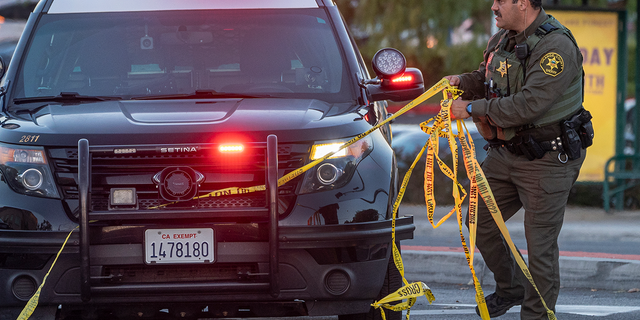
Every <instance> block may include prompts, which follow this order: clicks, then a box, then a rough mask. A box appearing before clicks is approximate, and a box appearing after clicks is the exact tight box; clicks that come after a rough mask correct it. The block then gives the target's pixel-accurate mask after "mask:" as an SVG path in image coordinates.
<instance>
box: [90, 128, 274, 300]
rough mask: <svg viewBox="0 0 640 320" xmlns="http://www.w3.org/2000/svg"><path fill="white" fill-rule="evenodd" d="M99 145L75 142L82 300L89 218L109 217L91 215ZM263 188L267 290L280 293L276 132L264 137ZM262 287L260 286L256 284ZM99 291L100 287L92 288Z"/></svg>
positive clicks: (103, 218) (106, 216) (272, 293)
mask: <svg viewBox="0 0 640 320" xmlns="http://www.w3.org/2000/svg"><path fill="white" fill-rule="evenodd" d="M98 148H99V147H97V146H96V147H91V146H89V141H88V140H87V139H80V140H79V141H78V195H79V202H80V294H81V298H82V301H84V302H88V301H90V300H91V292H92V288H91V273H90V269H91V264H90V255H89V252H90V239H89V221H90V220H109V215H108V214H100V213H98V214H96V215H92V214H91V212H90V209H89V208H90V206H89V204H90V203H91V158H92V156H91V152H92V150H97V149H98ZM266 163H267V172H266V189H267V196H268V204H269V205H268V210H269V270H270V272H269V291H270V294H271V296H273V297H277V296H278V295H279V293H280V287H279V270H278V263H279V261H278V247H279V242H278V138H277V136H276V135H269V136H268V137H267V152H266ZM117 216H118V215H115V216H114V217H112V218H111V219H113V218H116V217H117ZM147 216H148V215H147ZM258 287H262V286H258ZM95 289H97V290H94V291H97V292H100V288H95Z"/></svg>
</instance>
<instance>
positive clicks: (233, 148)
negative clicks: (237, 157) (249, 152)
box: [218, 143, 244, 153]
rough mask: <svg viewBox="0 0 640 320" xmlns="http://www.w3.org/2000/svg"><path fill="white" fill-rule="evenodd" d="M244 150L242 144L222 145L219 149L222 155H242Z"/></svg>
mask: <svg viewBox="0 0 640 320" xmlns="http://www.w3.org/2000/svg"><path fill="white" fill-rule="evenodd" d="M243 150H244V145H242V144H241V143H228V144H222V145H220V147H218V151H220V152H221V153H240V152H242V151H243Z"/></svg>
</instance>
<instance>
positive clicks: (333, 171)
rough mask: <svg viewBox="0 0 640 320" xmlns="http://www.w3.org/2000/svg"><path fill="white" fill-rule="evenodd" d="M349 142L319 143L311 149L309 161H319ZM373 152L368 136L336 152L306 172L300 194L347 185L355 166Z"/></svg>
mask: <svg viewBox="0 0 640 320" xmlns="http://www.w3.org/2000/svg"><path fill="white" fill-rule="evenodd" d="M348 141H349V140H347V139H345V140H341V141H334V142H328V143H325V142H319V143H316V144H314V145H313V147H311V154H310V155H309V156H310V159H311V161H313V160H316V159H320V158H322V157H324V156H325V155H327V154H328V153H330V152H334V151H337V150H338V149H340V147H341V146H342V145H344V144H345V143H346V142H348ZM371 150H373V140H372V139H371V137H370V136H365V137H364V138H362V139H360V140H358V141H357V142H355V143H354V144H352V145H350V146H348V147H346V148H344V149H342V150H340V151H338V152H337V153H335V154H334V155H332V156H331V157H330V158H329V159H327V160H325V161H323V162H321V163H320V164H318V165H316V166H315V167H313V168H311V169H310V170H309V171H307V172H306V174H305V176H304V180H303V182H302V187H301V188H300V194H304V193H310V192H315V191H324V190H331V189H335V188H340V187H342V186H344V185H345V184H347V182H349V180H350V179H351V177H352V176H353V173H354V172H355V169H356V166H357V165H358V163H360V161H361V160H362V159H363V158H364V157H366V156H367V155H369V153H371Z"/></svg>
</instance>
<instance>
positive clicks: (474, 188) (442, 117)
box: [420, 88, 556, 320]
mask: <svg viewBox="0 0 640 320" xmlns="http://www.w3.org/2000/svg"><path fill="white" fill-rule="evenodd" d="M460 94H461V91H459V90H457V89H455V88H446V89H444V93H443V95H444V100H443V101H442V103H441V109H440V112H439V114H438V115H437V116H436V117H434V118H432V119H430V120H428V121H426V122H424V123H422V124H420V127H421V128H422V129H423V130H424V131H425V132H426V133H428V134H430V135H431V136H430V137H429V140H428V141H427V145H428V149H427V150H428V151H427V160H426V167H425V182H424V183H425V198H426V205H427V216H428V218H429V222H430V223H431V224H432V225H433V227H434V228H437V227H438V226H439V225H440V224H441V223H442V222H443V221H444V220H446V219H448V218H449V217H450V216H451V215H452V214H453V213H454V212H455V213H456V214H457V218H458V226H459V230H460V239H461V242H462V246H463V248H464V252H465V256H466V258H467V263H468V265H469V269H470V270H471V274H472V276H473V282H474V286H475V288H476V297H475V298H476V302H477V304H478V309H479V310H480V316H481V317H482V319H489V313H488V310H487V307H486V302H485V299H484V294H483V293H482V288H481V286H480V284H479V282H478V279H477V277H476V274H475V270H474V268H473V255H474V252H475V244H476V231H477V221H476V216H477V210H478V193H480V195H481V196H482V199H483V200H484V201H485V203H486V204H487V207H488V209H489V211H490V212H491V215H492V217H493V219H494V221H495V222H496V224H497V225H498V228H499V229H500V232H501V233H502V235H503V237H504V239H505V241H506V242H507V244H508V245H509V248H510V249H511V252H512V254H513V256H514V257H515V259H516V262H517V263H518V266H519V267H520V269H521V270H522V272H523V273H524V275H525V276H526V277H527V279H528V280H529V282H530V283H531V285H532V286H533V288H534V289H535V290H536V292H537V293H538V296H540V300H541V302H542V305H543V306H544V307H545V309H546V310H547V316H548V318H549V319H550V320H556V316H555V314H554V313H553V311H552V310H550V309H549V308H548V307H547V305H546V303H545V301H544V299H543V298H542V295H541V294H540V291H539V290H538V288H537V286H536V285H535V283H534V281H533V278H532V277H531V273H530V272H529V269H528V268H527V265H526V263H525V262H524V260H523V259H522V257H521V256H520V254H519V252H518V251H517V249H516V247H515V245H514V244H513V241H512V240H511V237H510V235H509V231H508V230H507V227H506V225H505V223H504V220H503V219H502V214H501V213H500V209H499V208H498V205H497V203H496V201H495V198H494V196H493V193H492V192H491V188H490V187H489V183H488V182H487V180H486V177H485V175H484V172H483V171H482V169H481V168H480V164H479V163H478V161H477V159H476V156H475V147H474V145H473V141H472V139H471V135H470V134H469V131H468V130H467V129H466V126H464V122H463V121H461V120H456V124H457V131H458V133H457V134H454V133H453V132H452V129H451V115H450V109H451V104H452V102H453V100H455V99H457V98H458V97H459V96H460ZM432 122H433V123H432ZM430 123H432V124H431V125H430ZM463 126H464V130H463ZM465 133H466V135H465ZM441 137H445V138H447V139H448V144H449V148H450V149H451V154H452V156H453V157H452V158H453V164H452V167H448V166H447V165H446V164H445V163H444V162H443V161H442V160H441V159H440V158H439V157H438V150H439V147H438V145H439V138H441ZM455 138H458V140H459V141H460V144H461V146H462V152H463V156H464V165H465V168H466V170H467V176H468V177H469V180H470V199H469V243H470V246H469V247H467V245H466V241H465V238H464V234H463V232H462V210H461V209H462V203H463V201H464V198H465V197H466V195H467V194H466V191H465V190H464V188H463V187H462V186H461V185H460V183H458V181H457V164H458V147H457V143H456V142H455ZM434 157H435V158H436V161H437V163H438V166H439V167H440V170H441V171H442V172H443V173H444V174H445V175H446V176H447V177H449V178H450V179H452V180H453V192H452V195H453V198H454V201H455V206H454V208H453V209H452V210H451V211H450V212H449V213H448V214H447V215H445V216H444V217H443V218H442V219H441V220H440V221H439V222H438V223H437V224H434V222H433V213H434V211H435V205H436V201H435V197H434V195H433V188H434V186H433V166H434V160H433V158H434Z"/></svg>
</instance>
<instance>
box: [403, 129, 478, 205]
mask: <svg viewBox="0 0 640 320" xmlns="http://www.w3.org/2000/svg"><path fill="white" fill-rule="evenodd" d="M425 119H428V117H427V118H425ZM465 123H466V125H467V128H468V129H469V133H470V134H471V138H472V140H473V143H474V145H475V149H476V159H478V162H479V163H482V161H484V159H485V158H486V155H487V153H486V151H485V150H484V149H483V147H484V146H485V145H486V144H487V141H486V140H485V139H484V138H483V137H482V135H480V133H479V132H478V129H477V128H476V126H475V125H474V124H473V122H471V121H467V122H465ZM391 130H392V132H393V140H392V143H391V146H392V147H393V150H394V151H395V153H396V158H397V159H398V173H399V177H400V179H401V181H402V179H403V177H404V175H405V173H406V172H407V170H408V169H409V167H410V166H411V164H412V163H413V161H414V160H415V158H416V156H417V155H418V152H420V149H421V148H422V147H423V146H424V145H425V143H426V142H427V140H428V139H429V135H428V134H426V133H425V132H424V131H422V129H420V125H419V124H396V123H394V124H392V125H391ZM458 152H459V153H458V154H459V162H458V174H459V181H460V183H461V184H462V185H463V186H465V188H466V186H467V185H468V183H469V180H468V179H467V176H466V169H465V167H464V163H463V162H462V160H463V157H462V149H461V147H460V143H459V142H458ZM439 155H440V158H441V159H443V160H444V161H445V163H447V164H448V165H452V163H453V160H452V159H453V158H452V156H451V149H450V148H449V143H448V141H447V139H445V138H440V153H439ZM425 157H426V151H425V153H424V154H423V155H422V159H421V160H420V162H419V163H418V164H417V165H416V167H415V168H414V171H413V173H412V175H411V180H409V186H408V187H407V190H406V191H405V196H404V198H403V203H414V204H423V203H424V201H425V200H424V191H423V184H424V175H423V172H424V163H425V160H424V159H425ZM434 171H435V174H434V193H435V197H436V201H437V203H438V204H452V203H453V198H452V197H451V191H452V188H453V187H452V182H451V179H449V178H448V177H446V176H445V175H444V174H443V173H442V172H441V171H440V169H439V167H438V166H437V164H436V165H435V167H434ZM467 190H468V188H467Z"/></svg>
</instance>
